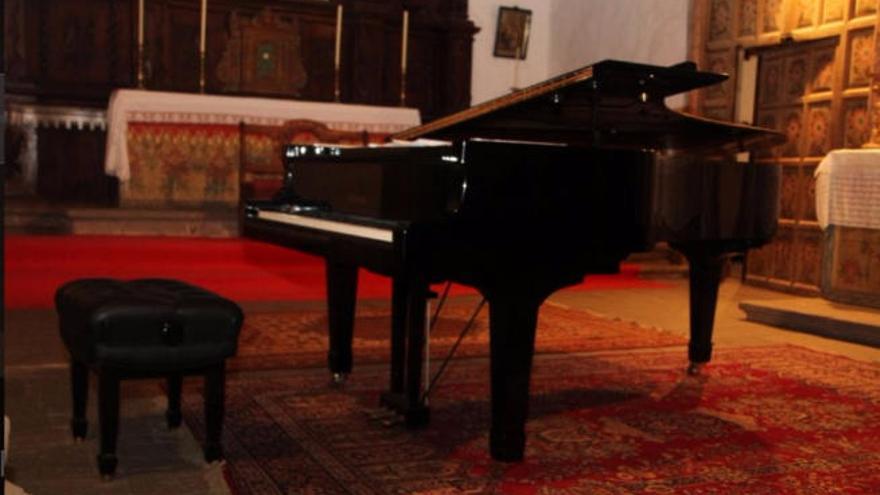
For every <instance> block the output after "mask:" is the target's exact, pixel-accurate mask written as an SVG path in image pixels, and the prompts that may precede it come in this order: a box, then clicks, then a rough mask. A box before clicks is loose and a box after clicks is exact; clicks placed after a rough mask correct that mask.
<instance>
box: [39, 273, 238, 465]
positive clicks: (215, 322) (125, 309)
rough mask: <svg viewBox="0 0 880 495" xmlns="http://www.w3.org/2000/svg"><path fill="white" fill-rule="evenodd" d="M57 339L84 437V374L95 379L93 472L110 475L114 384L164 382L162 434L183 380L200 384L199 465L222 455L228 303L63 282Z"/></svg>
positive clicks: (76, 430)
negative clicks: (202, 433)
mask: <svg viewBox="0 0 880 495" xmlns="http://www.w3.org/2000/svg"><path fill="white" fill-rule="evenodd" d="M55 307H56V309H57V310H58V319H59V326H60V329H61V337H62V339H63V340H64V344H65V345H66V346H67V349H68V351H69V352H70V356H71V362H70V378H71V385H72V391H73V419H72V420H71V429H72V430H73V436H74V438H76V439H83V438H85V435H86V429H87V426H88V423H87V421H86V401H87V397H88V384H89V376H88V372H89V369H92V370H94V371H95V372H96V373H97V375H98V383H99V386H98V420H99V423H100V428H101V431H100V433H101V434H100V437H101V450H100V453H99V454H98V469H99V470H100V472H101V474H102V475H105V476H111V475H113V473H114V472H115V470H116V462H117V459H116V434H117V429H118V425H119V380H120V379H123V378H140V377H153V376H164V377H166V378H167V380H168V411H167V413H166V418H167V421H168V426H169V428H175V427H177V426H179V425H180V420H181V415H180V389H181V383H182V380H183V376H184V375H190V374H203V375H204V377H205V392H204V395H205V429H206V442H205V445H204V453H205V460H206V461H208V462H210V461H213V460H217V459H220V458H221V457H222V455H223V453H222V448H221V443H220V435H221V431H222V427H223V412H224V409H223V407H224V406H223V402H224V388H225V371H224V366H225V359H226V358H228V357H230V356H232V355H234V354H235V351H236V347H237V345H238V333H239V331H240V330H241V324H242V321H243V315H242V312H241V308H239V307H238V305H236V304H235V303H234V302H232V301H229V300H227V299H224V298H222V297H220V296H218V295H216V294H214V293H212V292H208V291H206V290H204V289H201V288H199V287H195V286H193V285H189V284H186V283H183V282H179V281H176V280H167V279H141V280H132V281H120V280H114V279H104V278H93V279H81V280H75V281H72V282H69V283H67V284H65V285H63V286H61V287H60V288H58V291H57V292H56V293H55Z"/></svg>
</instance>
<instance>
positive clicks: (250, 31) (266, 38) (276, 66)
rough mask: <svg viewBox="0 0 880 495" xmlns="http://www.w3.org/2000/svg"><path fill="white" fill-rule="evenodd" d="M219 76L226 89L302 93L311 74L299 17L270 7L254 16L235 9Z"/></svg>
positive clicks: (243, 91)
mask: <svg viewBox="0 0 880 495" xmlns="http://www.w3.org/2000/svg"><path fill="white" fill-rule="evenodd" d="M229 24H230V30H229V31H230V32H229V38H228V40H227V42H226V49H225V50H224V52H223V57H222V58H221V59H220V63H219V64H218V65H217V79H218V80H219V81H220V82H221V83H222V84H223V90H224V91H229V92H239V93H260V94H277V95H284V96H300V91H301V90H302V89H303V88H304V87H305V85H306V81H307V80H308V75H307V74H306V69H305V66H304V65H303V60H302V47H301V42H300V29H299V19H298V18H296V17H294V16H291V17H289V18H283V17H282V16H280V15H279V14H277V13H275V12H274V11H272V9H270V8H268V7H267V8H265V9H263V10H262V11H261V12H260V13H259V14H257V16H256V17H254V18H252V19H247V18H242V17H241V16H239V15H238V14H237V13H236V12H233V13H232V14H231V16H230V23H229Z"/></svg>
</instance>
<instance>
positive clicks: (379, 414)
mask: <svg viewBox="0 0 880 495" xmlns="http://www.w3.org/2000/svg"><path fill="white" fill-rule="evenodd" d="M364 414H366V415H367V419H369V420H371V421H382V420H385V419H388V418H391V417H394V416H395V415H396V414H397V413H396V412H394V411H392V410H391V409H385V408H382V407H380V408H378V409H367V410H365V411H364Z"/></svg>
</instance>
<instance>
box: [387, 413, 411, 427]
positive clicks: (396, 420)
mask: <svg viewBox="0 0 880 495" xmlns="http://www.w3.org/2000/svg"><path fill="white" fill-rule="evenodd" d="M405 422H406V420H405V418H404V417H403V415H402V414H397V413H394V414H393V415H392V416H391V417H390V418H387V419H385V420H383V421H382V423H381V424H382V426H384V427H385V428H394V427H395V426H399V425H402V424H404V423H405Z"/></svg>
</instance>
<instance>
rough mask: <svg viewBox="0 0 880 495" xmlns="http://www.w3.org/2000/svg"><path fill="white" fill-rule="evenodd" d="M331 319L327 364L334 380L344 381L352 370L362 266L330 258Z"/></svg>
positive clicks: (329, 305) (329, 316) (328, 278)
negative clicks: (352, 352)
mask: <svg viewBox="0 0 880 495" xmlns="http://www.w3.org/2000/svg"><path fill="white" fill-rule="evenodd" d="M326 265H327V322H328V327H329V332H330V335H329V340H330V350H329V351H328V352H327V364H328V366H329V368H330V373H332V374H333V381H334V382H336V383H341V382H344V381H345V378H346V376H347V375H348V374H349V373H351V361H352V358H351V340H352V333H353V329H354V311H355V300H356V297H357V277H358V267H357V266H356V265H350V264H347V263H340V262H337V261H332V260H330V259H327V263H326Z"/></svg>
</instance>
